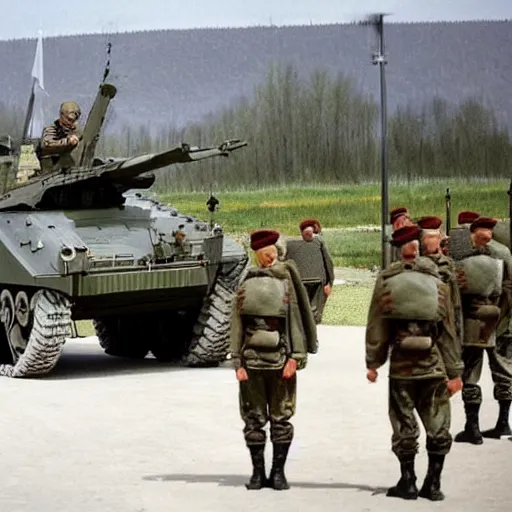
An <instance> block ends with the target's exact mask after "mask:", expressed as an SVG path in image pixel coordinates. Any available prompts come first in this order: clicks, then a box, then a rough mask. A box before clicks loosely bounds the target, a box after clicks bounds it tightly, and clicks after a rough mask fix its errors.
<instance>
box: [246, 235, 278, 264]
mask: <svg viewBox="0 0 512 512" xmlns="http://www.w3.org/2000/svg"><path fill="white" fill-rule="evenodd" d="M278 240H279V231H274V230H273V229H259V230H257V231H253V232H252V233H251V249H252V250H253V251H254V252H255V253H256V262H257V263H258V266H259V267H270V266H272V265H273V264H274V263H275V262H276V261H277V257H278V252H277V247H276V245H275V244H276V242H277V241H278Z"/></svg>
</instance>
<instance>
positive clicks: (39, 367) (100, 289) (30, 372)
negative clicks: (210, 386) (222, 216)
mask: <svg viewBox="0 0 512 512" xmlns="http://www.w3.org/2000/svg"><path fill="white" fill-rule="evenodd" d="M115 94H116V88H115V86H113V85H111V84H106V83H102V84H101V85H100V88H99V91H98V93H97V96H96V100H95V101H94V103H93V106H92V108H91V111H90V112H89V116H88V118H87V122H86V124H85V127H84V130H83V132H82V135H81V139H80V142H79V143H78V145H77V147H76V148H75V149H74V150H73V152H72V154H71V157H72V159H71V165H69V160H66V165H65V166H64V165H60V166H59V163H58V161H57V163H56V164H55V168H54V169H52V170H51V171H50V172H47V171H44V172H43V171H42V170H41V169H40V168H39V167H38V166H37V165H32V166H31V165H30V164H27V158H25V159H24V156H26V155H30V154H31V152H32V154H33V152H34V146H33V145H27V144H25V145H23V146H22V147H21V150H20V151H18V154H17V155H14V154H13V151H12V148H11V144H10V139H7V138H6V139H5V140H2V141H0V149H1V150H2V152H3V153H2V155H0V187H1V190H0V194H1V195H0V261H1V265H0V321H1V322H2V324H1V325H0V375H4V376H9V377H28V376H36V375H43V374H46V373H48V372H50V371H51V370H52V369H53V368H54V366H55V364H56V363H57V361H58V359H59V356H60V354H61V351H62V349H63V345H64V343H65V341H66V339H67V338H69V337H70V336H71V332H72V325H73V321H74V320H83V319H91V320H93V323H94V326H95V329H96V332H97V335H98V338H99V342H100V345H101V346H102V347H103V348H104V349H105V352H106V353H108V354H110V355H113V356H121V357H130V358H144V357H146V355H148V354H149V353H150V352H151V353H152V354H153V355H154V357H155V358H157V359H158V360H161V361H171V360H177V361H180V362H181V363H184V364H186V365H189V366H204V365H206V366H211V365H218V364H219V362H220V361H222V360H224V359H225V358H226V355H227V354H228V352H229V347H228V342H227V337H228V329H229V310H230V306H231V303H232V298H233V294H234V291H235V289H236V286H237V284H238V282H239V280H240V279H241V278H242V277H243V273H244V270H245V269H246V267H247V263H248V256H247V252H246V250H245V249H244V248H243V247H242V246H240V245H238V244H237V243H235V241H234V240H233V239H232V238H230V237H228V236H226V235H224V234H223V233H222V229H220V228H218V227H216V228H215V229H212V228H211V226H210V225H209V224H207V223H204V222H201V221H199V220H197V219H195V218H194V217H191V216H188V215H183V214H180V213H179V212H178V211H176V210H175V209H173V208H171V207H164V206H163V205H159V204H157V203H154V202H151V201H150V200H149V199H146V198H145V197H144V196H142V195H139V196H137V195H134V191H136V190H139V189H147V188H149V187H151V185H152V184H153V182H154V180H155V175H154V174H153V173H152V172H151V171H156V170H158V169H162V168H164V167H166V166H169V165H172V164H176V163H180V164H184V163H191V162H195V161H199V160H202V159H205V158H211V157H215V156H228V155H229V154H230V153H231V152H233V151H235V150H237V149H240V148H242V147H244V146H245V145H246V142H243V141H240V140H228V141H226V142H223V143H221V144H219V145H218V146H215V147H208V148H197V147H191V146H189V145H187V144H182V145H181V146H179V147H176V148H173V149H170V150H168V151H164V152H161V153H158V154H146V155H141V156H135V157H132V158H106V159H101V158H99V157H97V156H96V155H95V153H96V143H97V141H98V137H99V134H100V130H101V127H102V125H103V121H104V118H105V114H106V111H107V107H108V105H109V102H110V101H111V99H112V98H113V97H114V96H115ZM36 161H37V160H36ZM128 191H130V194H131V195H130V194H126V193H127V192H128ZM127 197H128V198H129V199H128V200H127ZM156 212H160V214H157V213H156Z"/></svg>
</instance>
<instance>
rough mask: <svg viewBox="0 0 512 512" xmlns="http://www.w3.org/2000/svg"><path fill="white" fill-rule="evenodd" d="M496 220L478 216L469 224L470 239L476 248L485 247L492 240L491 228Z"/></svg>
mask: <svg viewBox="0 0 512 512" xmlns="http://www.w3.org/2000/svg"><path fill="white" fill-rule="evenodd" d="M497 222H498V221H497V220H496V219H492V218H491V217H478V219H476V220H474V221H473V222H472V223H471V226H469V230H470V231H471V240H472V242H473V245H474V246H475V247H477V248H481V247H485V246H486V245H487V244H488V243H489V242H490V241H491V240H492V230H493V229H494V226H496V223H497Z"/></svg>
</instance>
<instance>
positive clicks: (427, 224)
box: [417, 217, 443, 229]
mask: <svg viewBox="0 0 512 512" xmlns="http://www.w3.org/2000/svg"><path fill="white" fill-rule="evenodd" d="M442 223H443V221H442V219H441V218H440V217H421V218H420V219H418V223H417V224H418V226H419V227H420V228H421V229H439V228H440V227H441V224H442Z"/></svg>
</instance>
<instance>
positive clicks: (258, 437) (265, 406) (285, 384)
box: [239, 370, 297, 446]
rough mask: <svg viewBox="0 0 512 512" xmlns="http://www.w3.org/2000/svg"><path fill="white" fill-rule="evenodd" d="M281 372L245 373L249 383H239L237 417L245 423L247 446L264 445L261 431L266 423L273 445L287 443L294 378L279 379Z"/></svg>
mask: <svg viewBox="0 0 512 512" xmlns="http://www.w3.org/2000/svg"><path fill="white" fill-rule="evenodd" d="M282 373H283V370H247V374H248V375H249V380H246V381H243V382H240V394H239V398H240V415H241V416H242V420H243V421H244V423H245V427H244V437H245V442H246V444H247V446H251V445H261V444H265V442H266V433H265V430H263V428H264V427H265V425H266V424H267V422H269V421H270V436H271V441H272V442H273V443H283V444H286V443H291V442H292V439H293V425H292V424H291V423H290V419H291V417H292V416H293V415H294V414H295V404H296V391H297V375H296V374H295V375H294V376H293V377H292V378H291V379H283V378H282Z"/></svg>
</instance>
